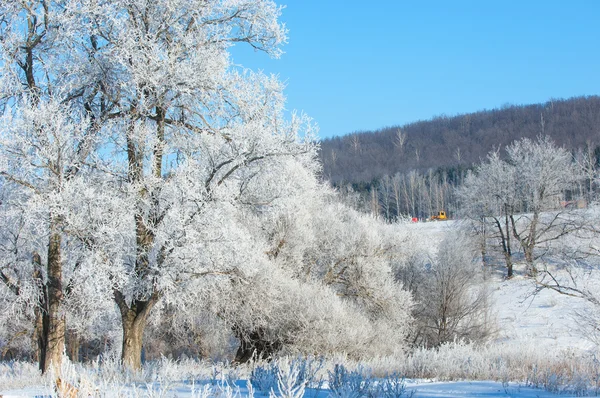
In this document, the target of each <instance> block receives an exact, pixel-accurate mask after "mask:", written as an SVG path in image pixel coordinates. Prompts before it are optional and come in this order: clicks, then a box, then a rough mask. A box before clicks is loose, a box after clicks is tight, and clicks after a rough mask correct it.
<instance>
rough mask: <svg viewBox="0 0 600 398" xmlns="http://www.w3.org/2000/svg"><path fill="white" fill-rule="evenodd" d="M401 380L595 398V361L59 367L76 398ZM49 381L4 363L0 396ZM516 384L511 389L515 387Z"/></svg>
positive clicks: (400, 387)
mask: <svg viewBox="0 0 600 398" xmlns="http://www.w3.org/2000/svg"><path fill="white" fill-rule="evenodd" d="M404 377H408V378H410V379H413V380H414V379H428V380H437V381H452V380H453V381H458V380H485V381H490V380H491V381H495V382H497V383H499V385H502V386H503V388H504V389H506V390H508V389H509V387H510V388H512V389H515V388H516V387H515V385H516V386H518V387H519V388H520V387H523V388H538V389H545V390H546V391H548V392H553V393H559V394H571V395H576V396H597V395H598V394H599V393H600V361H599V359H598V357H597V356H596V355H594V354H592V353H587V354H585V355H576V354H575V353H574V352H565V351H562V352H561V351H556V352H546V351H544V350H543V349H540V348H537V347H536V346H535V345H534V344H532V345H527V346H523V345H517V344H493V345H485V346H475V345H472V344H463V343H452V344H446V345H443V346H441V347H440V348H439V349H436V350H425V349H422V350H417V351H416V352H414V353H413V354H411V355H409V356H407V357H405V358H379V359H373V360H370V361H363V362H360V363H359V362H354V361H351V360H349V359H345V358H335V359H330V360H323V359H315V358H312V359H297V358H296V359H293V358H280V359H278V360H276V361H273V362H271V363H267V362H260V363H254V364H250V365H247V366H237V367H233V366H230V365H228V364H213V363H209V362H200V361H193V360H183V361H172V360H169V359H163V360H161V361H157V362H153V363H149V364H146V365H145V366H144V368H143V370H142V371H141V372H139V373H131V372H124V371H123V370H122V368H121V367H120V366H119V364H118V362H116V361H105V362H102V363H100V362H96V363H91V364H88V365H81V364H72V363H69V362H66V363H65V366H64V367H63V370H62V379H63V380H65V381H66V382H68V383H69V384H71V385H73V386H74V387H75V388H77V389H78V390H79V394H80V395H81V396H103V397H105V396H106V397H109V396H110V397H112V396H128V397H171V396H178V397H181V396H186V397H188V396H189V397H241V396H244V397H245V396H256V397H263V396H264V397H266V396H278V397H294V398H299V397H302V396H305V397H321V396H323V397H324V396H337V397H348V396H356V397H360V396H371V397H401V396H410V395H411V391H412V390H411V389H410V388H407V387H406V383H405V381H404V380H405V379H404ZM52 380H53V378H52V376H46V377H42V376H41V375H40V373H39V371H38V370H37V368H36V366H35V365H33V364H28V363H22V362H11V363H3V364H1V366H0V385H1V386H2V389H0V394H2V393H3V394H6V393H7V392H10V390H17V391H21V392H23V391H25V392H26V391H30V392H31V391H37V392H35V393H31V394H32V395H36V394H50V393H52V387H53V386H52ZM515 383H516V384H515Z"/></svg>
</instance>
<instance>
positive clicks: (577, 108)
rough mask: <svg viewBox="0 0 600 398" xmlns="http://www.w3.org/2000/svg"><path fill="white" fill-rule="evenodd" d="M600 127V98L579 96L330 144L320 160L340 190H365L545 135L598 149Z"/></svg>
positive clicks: (366, 134) (569, 144) (473, 159)
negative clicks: (385, 178)
mask: <svg viewBox="0 0 600 398" xmlns="http://www.w3.org/2000/svg"><path fill="white" fill-rule="evenodd" d="M598 126H600V97H598V96H588V97H576V98H570V99H566V100H550V101H548V102H546V103H543V104H534V105H525V106H516V105H514V106H505V107H502V108H501V109H494V110H484V111H480V112H475V113H469V114H465V115H458V116H452V117H448V116H439V117H435V118H433V119H431V120H427V121H418V122H415V123H410V124H406V125H404V126H391V127H386V128H383V129H381V130H378V131H366V132H356V133H353V134H350V135H346V136H343V137H334V138H330V139H325V140H323V141H322V143H321V154H320V156H321V161H322V163H323V173H324V177H325V178H326V179H328V180H329V181H331V183H332V184H334V185H335V186H342V185H344V184H348V183H350V184H360V183H363V185H364V183H371V182H372V181H374V180H379V179H380V178H381V177H382V176H384V175H388V176H393V175H395V174H396V173H398V172H400V173H405V172H407V171H409V170H416V171H418V172H420V173H422V174H426V173H428V170H429V169H430V168H431V169H434V170H437V169H440V168H444V169H446V170H452V169H453V168H464V167H469V166H470V165H472V164H474V163H478V162H480V161H481V160H482V159H484V158H485V157H486V155H487V153H488V152H490V151H491V150H493V149H497V148H502V147H504V146H506V145H508V144H510V143H511V142H512V141H514V140H517V139H520V138H523V137H528V138H535V137H537V136H538V135H540V134H542V135H547V136H549V137H550V138H552V140H553V141H554V142H555V143H556V144H557V145H558V146H565V147H566V148H567V149H570V150H572V151H575V150H577V149H578V148H584V147H595V146H596V145H597V144H598V143H599V142H600V135H599V134H598ZM436 173H437V172H436Z"/></svg>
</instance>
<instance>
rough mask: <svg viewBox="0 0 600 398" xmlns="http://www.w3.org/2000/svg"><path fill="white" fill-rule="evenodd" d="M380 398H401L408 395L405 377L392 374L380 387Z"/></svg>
mask: <svg viewBox="0 0 600 398" xmlns="http://www.w3.org/2000/svg"><path fill="white" fill-rule="evenodd" d="M378 390H379V396H381V397H383V398H399V397H401V396H403V395H405V393H406V383H405V382H404V377H400V376H399V375H398V374H395V373H394V374H392V375H390V376H387V377H385V378H384V379H383V380H382V381H381V382H380V383H379V385H378Z"/></svg>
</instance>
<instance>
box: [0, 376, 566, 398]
mask: <svg viewBox="0 0 600 398" xmlns="http://www.w3.org/2000/svg"><path fill="white" fill-rule="evenodd" d="M243 383H245V381H243V380H240V381H239V384H243ZM1 394H2V397H3V398H18V397H19V398H20V397H39V398H42V397H44V398H46V397H50V396H55V394H54V393H53V392H52V390H50V389H48V388H43V387H31V388H23V389H19V390H4V391H1ZM236 394H239V395H238V396H240V397H245V396H248V389H247V388H245V387H241V388H240V389H239V390H236V391H235V392H233V393H232V395H233V396H235V395H236ZM330 394H331V393H330V391H327V390H314V389H307V390H306V391H305V395H304V396H305V397H313V398H325V397H328V396H330ZM125 395H130V396H140V397H144V396H148V397H154V396H157V397H158V396H161V397H162V396H170V397H181V398H184V397H209V396H218V395H216V393H214V394H210V395H203V388H202V387H201V386H195V387H191V386H189V385H180V386H176V385H172V386H170V388H169V393H168V394H165V392H164V391H161V390H159V389H156V390H154V391H152V390H151V389H148V388H146V387H144V386H139V387H136V388H131V387H128V388H123V389H121V390H119V391H115V392H114V395H105V396H106V397H110V396H113V397H120V396H125ZM223 396H227V395H226V394H223ZM254 396H255V397H257V398H258V397H264V396H268V395H266V394H261V393H255V394H254ZM405 396H407V397H410V396H412V397H414V398H445V397H448V398H450V397H452V398H456V397H490V398H491V397H523V398H544V397H557V396H561V397H574V396H576V395H562V394H561V395H558V394H554V393H551V392H547V391H544V390H540V389H539V388H532V387H524V386H522V385H520V384H518V383H508V384H503V383H500V382H494V381H455V382H430V381H425V380H408V381H407V383H406V392H405Z"/></svg>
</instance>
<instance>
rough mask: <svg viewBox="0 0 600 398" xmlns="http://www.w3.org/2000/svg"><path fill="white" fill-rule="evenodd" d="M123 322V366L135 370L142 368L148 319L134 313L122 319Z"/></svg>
mask: <svg viewBox="0 0 600 398" xmlns="http://www.w3.org/2000/svg"><path fill="white" fill-rule="evenodd" d="M121 321H122V322H123V352H122V354H121V359H122V360H123V365H125V366H126V367H128V368H130V369H133V370H140V369H141V368H142V346H143V337H144V328H145V327H146V318H145V317H143V316H142V317H140V316H136V315H135V313H134V312H133V311H129V313H128V314H127V315H126V316H125V317H122V320H121Z"/></svg>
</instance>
